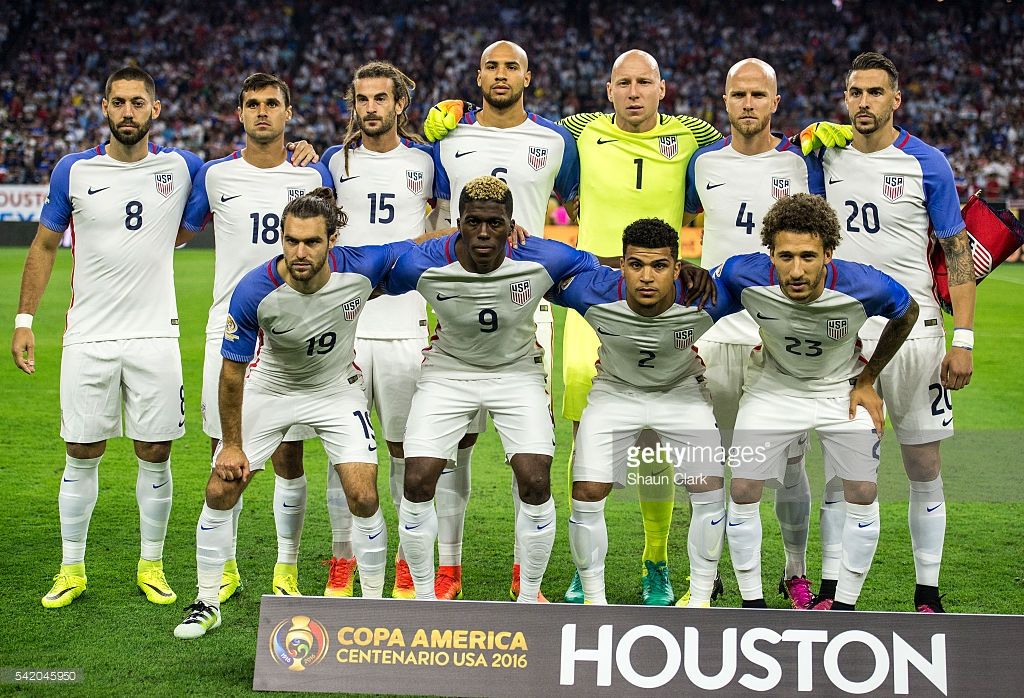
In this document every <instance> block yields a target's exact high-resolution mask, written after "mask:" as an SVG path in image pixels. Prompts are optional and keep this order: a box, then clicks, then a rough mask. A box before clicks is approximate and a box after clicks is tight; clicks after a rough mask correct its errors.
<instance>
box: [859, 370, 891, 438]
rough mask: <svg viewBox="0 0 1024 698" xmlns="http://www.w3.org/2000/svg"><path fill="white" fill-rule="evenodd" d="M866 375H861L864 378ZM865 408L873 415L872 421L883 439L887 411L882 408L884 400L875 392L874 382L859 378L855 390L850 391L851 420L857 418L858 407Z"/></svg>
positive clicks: (879, 436)
mask: <svg viewBox="0 0 1024 698" xmlns="http://www.w3.org/2000/svg"><path fill="white" fill-rule="evenodd" d="M863 375H864V374H861V376H863ZM858 406H860V407H863V408H864V409H865V410H867V412H868V414H869V415H871V421H872V422H874V424H875V431H876V432H878V438H882V432H883V431H884V430H885V410H884V409H883V407H882V398H880V397H878V393H877V392H875V385H874V381H873V380H868V379H867V378H858V379H857V383H856V385H854V386H853V390H851V391H850V419H853V418H854V417H856V416H857V407H858Z"/></svg>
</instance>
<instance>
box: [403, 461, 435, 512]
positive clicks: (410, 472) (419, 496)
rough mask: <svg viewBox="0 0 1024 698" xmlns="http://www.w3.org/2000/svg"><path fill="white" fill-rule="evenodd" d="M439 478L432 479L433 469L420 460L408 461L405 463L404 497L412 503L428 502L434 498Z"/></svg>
mask: <svg viewBox="0 0 1024 698" xmlns="http://www.w3.org/2000/svg"><path fill="white" fill-rule="evenodd" d="M436 487H437V478H436V477H432V474H431V469H430V467H429V466H428V465H426V464H425V463H422V462H421V461H420V460H419V459H411V460H407V461H406V463H405V484H404V496H405V498H406V499H407V500H409V501H410V502H426V501H429V500H431V499H433V498H434V490H435V489H436Z"/></svg>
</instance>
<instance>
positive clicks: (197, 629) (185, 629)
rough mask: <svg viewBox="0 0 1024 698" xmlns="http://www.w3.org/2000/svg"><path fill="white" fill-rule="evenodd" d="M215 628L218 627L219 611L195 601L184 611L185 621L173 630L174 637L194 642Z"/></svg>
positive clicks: (214, 607)
mask: <svg viewBox="0 0 1024 698" xmlns="http://www.w3.org/2000/svg"><path fill="white" fill-rule="evenodd" d="M217 627H220V609H219V608H217V607H216V606H210V605H209V604H205V603H203V602H202V601H199V600H198V599H196V602H195V603H194V604H192V605H191V606H189V607H188V608H186V609H185V620H183V621H181V622H180V623H178V625H177V626H176V627H175V628H174V637H176V638H178V639H179V640H194V639H195V638H197V637H202V636H203V635H205V634H206V633H208V632H210V631H211V630H213V629H214V628H217Z"/></svg>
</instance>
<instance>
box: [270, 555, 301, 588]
mask: <svg viewBox="0 0 1024 698" xmlns="http://www.w3.org/2000/svg"><path fill="white" fill-rule="evenodd" d="M274 595H275V596H302V593H301V592H300V591H299V566H298V565H285V564H282V563H278V564H276V565H274Z"/></svg>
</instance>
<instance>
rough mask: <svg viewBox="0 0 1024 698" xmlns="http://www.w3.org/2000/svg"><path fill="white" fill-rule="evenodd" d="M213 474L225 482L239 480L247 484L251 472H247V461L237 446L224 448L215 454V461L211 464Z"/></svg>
mask: <svg viewBox="0 0 1024 698" xmlns="http://www.w3.org/2000/svg"><path fill="white" fill-rule="evenodd" d="M213 472H215V473H217V477H219V478H220V479H221V480H224V481H225V482H234V481H236V480H241V481H242V482H247V481H248V480H249V476H250V475H251V471H250V470H249V459H248V458H246V457H245V453H244V452H243V451H242V449H241V448H239V447H238V446H225V447H224V448H222V449H221V450H220V453H218V454H217V460H216V462H215V463H214V464H213Z"/></svg>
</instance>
